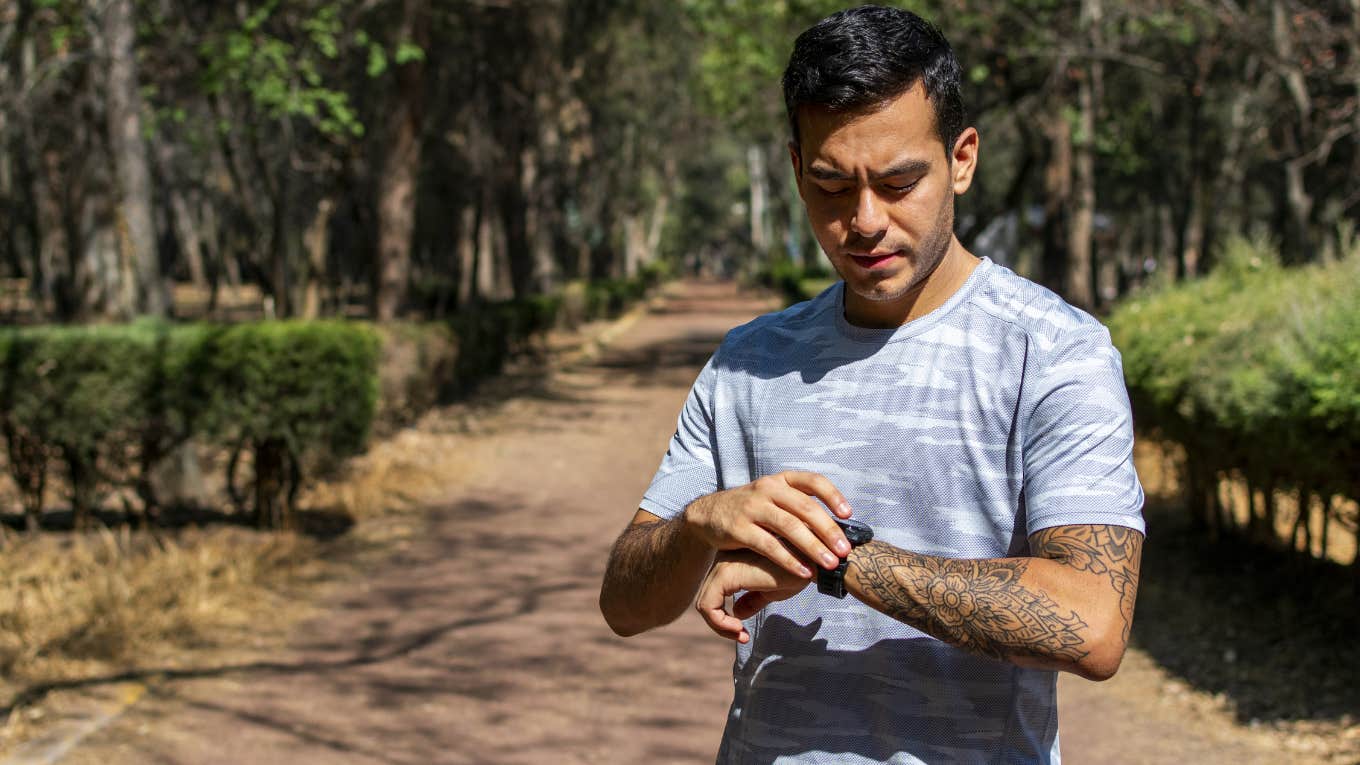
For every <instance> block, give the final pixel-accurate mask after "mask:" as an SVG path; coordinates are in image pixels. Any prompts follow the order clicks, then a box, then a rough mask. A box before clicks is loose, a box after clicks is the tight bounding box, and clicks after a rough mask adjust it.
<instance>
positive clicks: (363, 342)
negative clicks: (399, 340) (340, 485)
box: [207, 321, 379, 528]
mask: <svg viewBox="0 0 1360 765" xmlns="http://www.w3.org/2000/svg"><path fill="white" fill-rule="evenodd" d="M208 346H209V347H208V349H207V353H208V358H210V359H211V369H212V376H213V385H212V398H211V403H210V405H209V410H208V411H209V413H210V414H209V419H208V423H207V424H208V429H209V432H211V433H212V434H214V435H215V436H217V437H218V438H220V439H221V440H222V441H223V442H224V443H228V444H231V445H232V449H233V460H232V463H233V468H234V467H235V462H236V459H235V457H236V456H237V455H239V454H240V452H241V450H243V449H249V450H250V451H251V453H252V456H253V465H254V480H253V488H254V497H253V503H252V505H253V508H254V512H255V514H256V518H257V522H258V523H259V524H260V525H262V526H266V527H272V528H278V527H282V526H287V525H289V524H290V523H291V521H290V518H289V516H290V514H291V512H292V510H293V509H294V507H295V500H296V495H297V491H298V489H299V488H300V485H301V481H302V474H303V470H304V460H308V461H310V462H314V463H321V464H326V463H328V462H330V461H331V460H333V459H335V458H337V457H342V456H345V455H348V454H353V453H356V452H358V451H360V450H361V449H362V448H363V446H364V443H365V440H366V439H367V437H368V431H369V427H370V425H371V424H372V421H373V414H374V410H375V407H376V403H377V393H378V390H377V388H378V386H377V363H378V350H379V346H378V336H377V333H375V332H374V331H373V330H372V329H371V328H369V327H367V326H364V325H360V324H354V323H345V322H340V321H312V322H308V321H265V322H254V323H249V324H239V325H235V326H232V327H228V328H226V329H224V330H221V331H220V332H216V333H213V335H212V336H211V339H210V340H209V342H208ZM229 472H230V473H234V470H232V471H229ZM234 478H235V476H234V475H229V481H228V482H229V484H230V485H231V486H232V493H233V495H234V498H235V499H236V500H237V501H238V503H241V502H242V500H241V497H240V495H239V493H238V492H237V491H236V489H235V481H234Z"/></svg>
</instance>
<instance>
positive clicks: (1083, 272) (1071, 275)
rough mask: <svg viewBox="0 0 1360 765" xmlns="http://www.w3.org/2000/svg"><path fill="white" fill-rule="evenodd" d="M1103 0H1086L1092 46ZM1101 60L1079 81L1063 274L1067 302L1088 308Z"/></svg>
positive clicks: (1084, 18) (1091, 303)
mask: <svg viewBox="0 0 1360 765" xmlns="http://www.w3.org/2000/svg"><path fill="white" fill-rule="evenodd" d="M1100 21H1101V7H1100V0H1082V4H1081V25H1082V28H1083V31H1084V32H1085V33H1086V38H1087V40H1088V41H1089V42H1090V45H1091V50H1100ZM1101 75H1102V72H1101V65H1100V62H1099V61H1098V60H1096V59H1094V58H1092V59H1090V60H1088V61H1087V62H1086V66H1085V67H1084V68H1083V69H1082V77H1081V80H1080V81H1079V82H1078V83H1077V105H1078V110H1079V112H1078V125H1077V136H1076V139H1077V140H1075V141H1073V146H1072V153H1073V182H1074V185H1075V187H1076V188H1075V193H1074V194H1073V198H1072V202H1073V204H1072V219H1071V222H1070V225H1069V226H1068V229H1067V270H1066V273H1065V274H1064V278H1063V287H1064V289H1063V296H1064V297H1066V298H1067V302H1069V303H1071V304H1073V305H1075V306H1077V307H1078V308H1082V309H1085V310H1088V311H1090V310H1093V309H1094V308H1095V303H1096V301H1095V295H1094V294H1093V289H1092V285H1093V284H1094V277H1093V271H1094V269H1093V260H1094V255H1093V247H1094V244H1095V242H1094V236H1095V214H1096V148H1095V143H1096V110H1097V109H1098V108H1099V103H1098V102H1097V97H1096V92H1097V87H1098V84H1099V82H1100V79H1101Z"/></svg>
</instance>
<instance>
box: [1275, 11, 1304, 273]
mask: <svg viewBox="0 0 1360 765" xmlns="http://www.w3.org/2000/svg"><path fill="white" fill-rule="evenodd" d="M1287 13H1288V11H1287V10H1286V9H1285V7H1284V2H1283V0H1273V1H1272V2H1271V4H1270V31H1271V40H1272V42H1273V43H1274V52H1275V55H1276V56H1277V57H1278V62H1279V63H1277V64H1276V66H1277V67H1278V68H1277V72H1278V74H1279V76H1280V79H1281V80H1282V81H1283V82H1284V85H1285V89H1286V90H1288V91H1289V95H1290V96H1291V97H1292V99H1293V101H1294V108H1295V110H1296V111H1297V118H1296V119H1295V120H1294V121H1293V123H1292V124H1288V125H1285V126H1284V132H1285V150H1286V151H1287V152H1288V153H1289V154H1290V155H1291V156H1290V158H1289V159H1287V160H1285V161H1284V162H1281V163H1280V164H1281V167H1282V169H1283V170H1284V194H1285V196H1284V199H1285V202H1286V204H1287V205H1288V208H1287V209H1288V213H1289V224H1290V225H1289V228H1290V231H1291V233H1292V235H1293V236H1292V237H1291V238H1292V239H1293V242H1292V244H1293V245H1294V246H1293V247H1286V248H1285V252H1284V253H1283V254H1284V255H1285V257H1286V260H1302V261H1306V260H1311V259H1312V256H1313V241H1312V225H1311V221H1312V215H1313V197H1312V195H1311V194H1309V193H1308V188H1307V185H1306V184H1305V182H1304V178H1303V171H1304V169H1305V168H1306V167H1307V166H1308V164H1309V163H1308V160H1307V158H1306V156H1305V155H1306V149H1305V139H1304V136H1306V135H1307V131H1308V125H1309V123H1310V122H1311V121H1312V116H1313V102H1312V98H1311V96H1310V95H1309V93H1308V83H1307V81H1306V80H1305V79H1304V76H1303V72H1302V70H1301V69H1300V68H1299V65H1298V63H1297V62H1298V56H1297V54H1296V53H1295V51H1294V40H1293V37H1292V36H1291V35H1290V31H1289V20H1288V17H1287V15H1286V14H1287Z"/></svg>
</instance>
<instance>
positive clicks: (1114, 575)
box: [1029, 526, 1143, 643]
mask: <svg viewBox="0 0 1360 765" xmlns="http://www.w3.org/2000/svg"><path fill="white" fill-rule="evenodd" d="M1029 546H1030V551H1031V552H1033V554H1034V557H1036V558H1049V559H1051V560H1056V561H1058V562H1060V563H1065V564H1066V565H1068V566H1071V567H1072V568H1074V569H1076V570H1077V571H1089V572H1091V573H1093V574H1097V575H1099V576H1103V577H1104V578H1105V579H1106V581H1107V582H1108V583H1109V586H1110V587H1112V588H1113V589H1114V592H1115V594H1116V595H1118V596H1119V618H1120V619H1121V620H1123V633H1122V635H1123V640H1124V642H1125V643H1128V642H1129V631H1130V630H1131V629H1133V602H1134V600H1135V599H1137V597H1138V571H1139V568H1140V566H1141V563H1142V557H1143V535H1142V534H1140V533H1138V532H1137V531H1134V530H1133V529H1130V528H1125V527H1124V526H1055V527H1053V528H1051V529H1044V530H1042V531H1039V532H1037V533H1036V534H1034V535H1033V536H1031V537H1030V538H1029Z"/></svg>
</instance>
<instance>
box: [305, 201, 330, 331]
mask: <svg viewBox="0 0 1360 765" xmlns="http://www.w3.org/2000/svg"><path fill="white" fill-rule="evenodd" d="M335 197H336V192H335V191H331V192H330V193H329V194H327V195H326V196H324V197H322V198H321V201H320V202H318V203H317V205H316V213H315V214H314V215H313V216H312V222H311V224H310V225H308V226H307V231H306V233H304V234H303V235H302V242H303V249H305V250H306V252H307V266H306V268H305V269H304V272H303V274H302V300H301V301H300V302H301V306H302V307H301V315H302V318H304V319H315V318H317V317H319V316H321V290H322V287H323V286H325V281H326V256H327V254H328V253H329V252H330V241H331V237H330V230H331V216H332V215H334V214H335Z"/></svg>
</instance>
